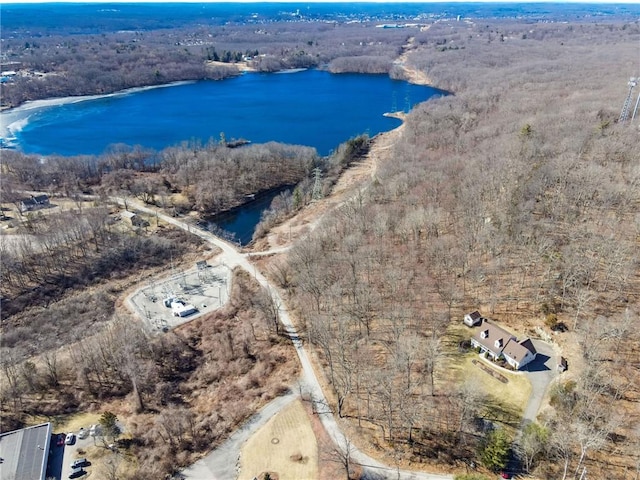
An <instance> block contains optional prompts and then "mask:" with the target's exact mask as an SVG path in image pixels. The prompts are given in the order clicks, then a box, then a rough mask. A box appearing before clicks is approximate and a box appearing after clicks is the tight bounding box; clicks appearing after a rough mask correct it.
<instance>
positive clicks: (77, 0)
mask: <svg viewBox="0 0 640 480" xmlns="http://www.w3.org/2000/svg"><path fill="white" fill-rule="evenodd" d="M263 2H269V3H335V2H340V3H345V2H348V3H354V2H358V3H390V4H391V3H591V4H599V3H600V4H604V3H608V4H611V3H625V4H640V0H519V1H518V0H516V1H514V0H189V1H188V3H263ZM7 3H187V2H184V1H181V0H51V1H42V0H2V4H7Z"/></svg>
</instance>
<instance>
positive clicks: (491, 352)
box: [465, 318, 537, 370]
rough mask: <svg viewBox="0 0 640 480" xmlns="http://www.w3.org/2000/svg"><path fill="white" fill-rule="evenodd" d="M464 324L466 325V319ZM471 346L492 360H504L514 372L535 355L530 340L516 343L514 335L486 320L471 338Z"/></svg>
mask: <svg viewBox="0 0 640 480" xmlns="http://www.w3.org/2000/svg"><path fill="white" fill-rule="evenodd" d="M465 323H467V322H466V318H465ZM471 345H472V346H473V347H475V348H480V351H481V353H486V354H487V355H488V356H490V357H491V358H493V359H494V360H498V359H500V358H504V359H505V360H506V361H507V363H508V364H509V365H511V366H512V367H513V368H515V369H516V370H520V369H521V368H522V367H524V366H525V365H527V364H528V363H529V362H531V361H532V360H533V359H535V358H536V355H537V352H536V349H535V347H534V346H533V342H532V341H531V340H530V339H525V340H522V341H520V342H518V340H517V339H516V337H515V336H514V335H512V334H510V333H509V332H507V331H506V330H504V329H502V328H500V327H498V326H497V325H495V324H493V323H490V322H489V321H488V320H486V319H485V320H483V321H482V323H481V325H480V328H479V330H478V331H477V332H476V333H475V335H473V337H471Z"/></svg>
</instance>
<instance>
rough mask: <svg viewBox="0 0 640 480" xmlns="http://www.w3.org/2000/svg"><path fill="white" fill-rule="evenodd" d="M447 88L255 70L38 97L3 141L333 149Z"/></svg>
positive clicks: (74, 147) (93, 149)
mask: <svg viewBox="0 0 640 480" xmlns="http://www.w3.org/2000/svg"><path fill="white" fill-rule="evenodd" d="M442 93H443V92H442V91H440V90H437V89H435V88H431V87H426V86H420V85H412V84H409V83H407V82H404V81H398V80H392V79H390V78H389V77H388V76H387V75H360V74H339V75H337V74H331V73H328V72H326V71H321V70H304V71H296V72H290V73H276V74H274V73H271V74H261V73H248V74H243V75H240V76H238V77H234V78H231V79H226V80H221V81H199V82H192V83H183V84H179V85H174V86H169V87H163V88H150V89H138V90H135V91H133V92H123V93H120V94H114V95H107V96H100V97H89V98H88V99H84V100H82V101H73V102H72V103H61V102H58V101H53V102H51V103H52V104H49V105H46V104H45V105H43V104H42V103H39V102H35V103H34V104H26V105H24V106H22V107H19V108H17V109H14V110H11V111H9V112H3V113H2V114H1V115H0V120H1V124H2V127H3V128H2V132H3V133H2V136H3V137H4V138H3V140H4V142H5V143H7V144H8V145H11V146H15V147H16V148H19V149H20V150H22V151H24V152H26V153H37V154H43V155H51V154H59V155H65V156H70V155H83V154H100V153H103V152H104V151H106V150H107V149H108V148H109V146H110V145H114V144H119V143H124V144H129V145H142V146H143V147H149V148H153V149H156V150H160V149H162V148H164V147H167V146H171V145H175V144H179V143H180V142H183V141H190V140H197V141H200V142H207V141H208V140H209V139H213V140H214V141H219V140H220V138H221V134H223V135H224V137H225V138H226V139H227V140H231V139H233V138H235V139H240V138H243V139H246V140H249V141H251V142H253V143H263V142H268V141H277V142H283V143H289V144H296V145H307V146H312V147H315V148H316V149H317V151H318V153H319V154H321V155H327V154H329V153H330V152H331V151H332V150H333V149H335V148H336V147H337V146H338V145H339V144H340V143H342V142H344V141H346V140H348V139H349V138H351V137H354V136H356V135H359V134H362V133H367V134H369V135H370V136H373V135H375V134H377V133H379V132H382V131H387V130H391V129H393V128H395V127H396V126H398V125H399V120H397V119H394V118H389V117H385V116H383V114H384V113H386V112H392V111H408V110H410V109H411V108H412V107H413V106H414V105H415V104H416V103H419V102H423V101H425V100H427V99H429V98H431V97H433V96H434V95H441V94H442ZM76 100H77V99H76ZM34 106H35V107H36V108H32V107H34Z"/></svg>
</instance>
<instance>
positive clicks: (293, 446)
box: [238, 400, 318, 480]
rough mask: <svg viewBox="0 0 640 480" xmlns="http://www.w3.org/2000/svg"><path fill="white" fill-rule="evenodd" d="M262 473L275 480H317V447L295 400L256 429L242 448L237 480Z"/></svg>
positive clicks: (300, 404)
mask: <svg viewBox="0 0 640 480" xmlns="http://www.w3.org/2000/svg"><path fill="white" fill-rule="evenodd" d="M263 472H269V473H271V474H273V473H277V474H278V478H279V480H297V479H301V478H304V479H309V480H311V479H314V478H318V444H317V441H316V437H315V435H314V433H313V429H312V427H311V422H310V421H309V417H308V416H307V412H306V411H305V409H304V407H303V405H302V403H301V402H300V401H299V400H297V401H295V402H293V403H292V404H291V405H290V406H289V407H287V408H286V409H285V410H283V411H281V412H280V413H279V414H278V415H276V416H275V417H273V418H272V419H271V420H269V422H268V423H267V424H266V425H265V426H264V427H262V428H261V429H260V430H258V431H257V432H256V433H255V434H254V435H253V436H252V437H251V438H250V439H249V440H248V441H247V443H246V445H245V446H244V447H243V448H242V453H241V456H240V475H239V477H238V478H239V480H252V479H253V478H254V477H258V476H259V475H260V474H261V473H263Z"/></svg>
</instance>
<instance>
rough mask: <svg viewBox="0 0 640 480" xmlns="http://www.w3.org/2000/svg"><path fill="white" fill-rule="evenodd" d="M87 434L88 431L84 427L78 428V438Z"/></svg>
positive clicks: (85, 436)
mask: <svg viewBox="0 0 640 480" xmlns="http://www.w3.org/2000/svg"><path fill="white" fill-rule="evenodd" d="M88 436H89V432H88V431H86V430H85V429H84V428H82V427H81V428H80V430H78V438H79V439H81V440H82V439H83V438H87V437H88Z"/></svg>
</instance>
